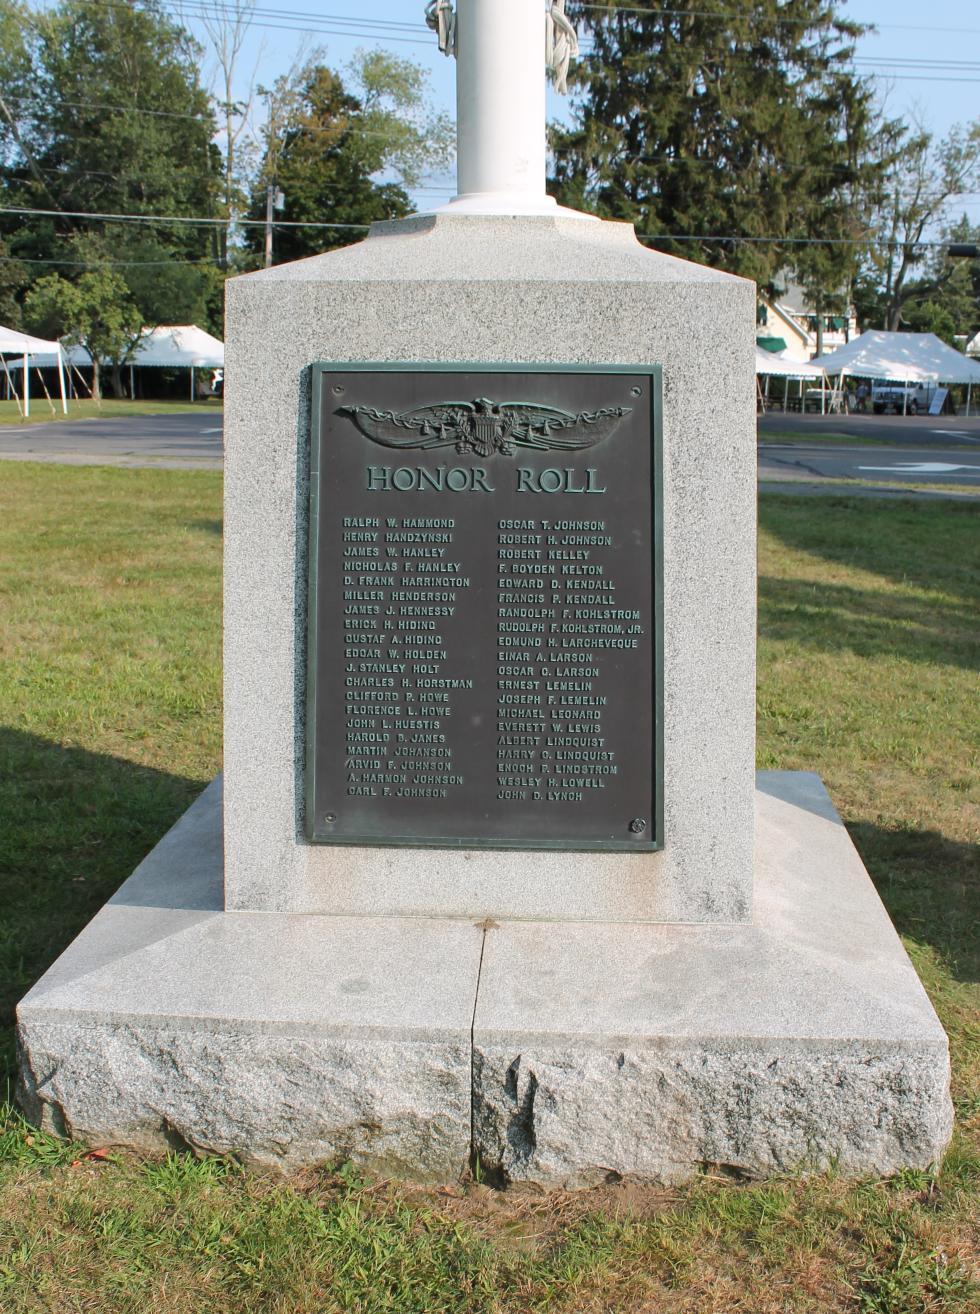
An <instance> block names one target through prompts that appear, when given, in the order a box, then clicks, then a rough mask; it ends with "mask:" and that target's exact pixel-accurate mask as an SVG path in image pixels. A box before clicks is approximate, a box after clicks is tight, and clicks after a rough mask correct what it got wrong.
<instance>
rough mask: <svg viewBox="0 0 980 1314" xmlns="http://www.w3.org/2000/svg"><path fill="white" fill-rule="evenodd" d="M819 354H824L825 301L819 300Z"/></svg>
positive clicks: (817, 308) (817, 307)
mask: <svg viewBox="0 0 980 1314" xmlns="http://www.w3.org/2000/svg"><path fill="white" fill-rule="evenodd" d="M816 310H817V355H818V356H822V355H823V302H822V301H818V302H817V306H816Z"/></svg>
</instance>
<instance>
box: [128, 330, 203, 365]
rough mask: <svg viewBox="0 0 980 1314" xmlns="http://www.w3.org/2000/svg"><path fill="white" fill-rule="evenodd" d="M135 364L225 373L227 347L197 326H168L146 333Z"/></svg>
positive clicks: (136, 355) (146, 331) (135, 357)
mask: <svg viewBox="0 0 980 1314" xmlns="http://www.w3.org/2000/svg"><path fill="white" fill-rule="evenodd" d="M132 363H133V364H134V365H138V366H140V367H142V366H147V365H148V366H155V367H156V368H159V369H167V368H171V369H181V368H182V369H190V368H192V367H194V368H198V369H221V368H222V367H223V365H224V363H225V344H224V343H223V342H221V341H220V340H219V339H218V338H215V337H212V336H211V334H210V333H206V332H205V331H204V329H200V328H198V327H197V325H196V324H166V325H162V326H161V327H160V328H155V329H147V330H144V332H143V335H142V337H141V338H140V341H139V343H138V344H137V347H136V350H135V351H134V352H133V356H132Z"/></svg>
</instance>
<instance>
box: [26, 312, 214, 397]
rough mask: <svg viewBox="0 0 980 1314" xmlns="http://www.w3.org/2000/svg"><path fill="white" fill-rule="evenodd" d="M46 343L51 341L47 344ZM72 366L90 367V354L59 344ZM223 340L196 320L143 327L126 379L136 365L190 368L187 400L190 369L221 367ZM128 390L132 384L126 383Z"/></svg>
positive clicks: (49, 361) (42, 360)
mask: <svg viewBox="0 0 980 1314" xmlns="http://www.w3.org/2000/svg"><path fill="white" fill-rule="evenodd" d="M47 345H48V346H49V347H50V346H51V344H50V343H49V344H47ZM62 351H63V352H64V353H65V356H66V357H67V359H68V360H69V361H70V362H71V364H72V365H73V366H75V367H76V368H77V367H78V366H84V367H86V368H88V367H90V366H91V364H92V357H91V356H90V355H89V353H88V352H87V351H86V350H85V348H84V347H71V348H70V349H69V348H64V347H63V348H62ZM54 363H55V358H54V356H53V355H50V354H49V355H48V356H47V358H39V359H38V361H37V364H38V365H53V364H54ZM224 363H225V344H224V343H223V342H222V341H221V340H220V339H219V338H215V337H212V335H211V334H210V333H206V332H205V331H204V329H201V328H198V327H197V325H196V324H164V325H161V326H160V327H159V328H154V329H144V330H143V332H142V334H141V335H140V339H139V341H138V342H137V344H136V347H135V348H134V350H133V354H132V357H131V359H130V361H129V368H130V380H132V371H133V369H134V368H135V367H136V366H139V368H140V369H143V368H144V367H146V368H149V369H184V370H189V371H190V383H191V400H192V401H193V400H194V371H195V370H196V369H202V370H214V369H223V368H224ZM130 392H132V386H131V387H130Z"/></svg>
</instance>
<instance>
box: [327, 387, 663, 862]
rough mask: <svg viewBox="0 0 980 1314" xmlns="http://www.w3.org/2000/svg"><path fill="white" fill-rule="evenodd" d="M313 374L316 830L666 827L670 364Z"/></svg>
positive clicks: (363, 836) (594, 837) (491, 832)
mask: <svg viewBox="0 0 980 1314" xmlns="http://www.w3.org/2000/svg"><path fill="white" fill-rule="evenodd" d="M311 374H312V379H311V383H312V408H311V410H312V426H311V429H312V431H311V448H310V548H309V551H310V556H309V567H310V569H309V579H310V584H309V644H308V673H307V744H306V833H307V836H308V838H309V839H310V840H311V841H312V842H314V843H339V844H378V845H385V844H414V845H439V846H453V847H459V848H466V847H479V846H498V847H509V848H528V849H534V848H569V849H622V850H643V849H647V850H649V849H654V848H659V847H661V846H662V844H663V797H662V776H663V765H662V657H661V631H662V603H661V577H662V570H661V527H660V509H659V508H660V483H661V444H660V404H661V403H660V375H659V370H658V369H657V368H655V367H641V366H637V365H630V366H597V365H589V366H582V367H574V368H573V367H563V366H556V365H493V366H489V365H463V364H461V365H447V364H439V365H412V364H398V365H368V364H365V365H351V364H338V365H329V364H320V365H316V366H314V367H313V369H312V371H311Z"/></svg>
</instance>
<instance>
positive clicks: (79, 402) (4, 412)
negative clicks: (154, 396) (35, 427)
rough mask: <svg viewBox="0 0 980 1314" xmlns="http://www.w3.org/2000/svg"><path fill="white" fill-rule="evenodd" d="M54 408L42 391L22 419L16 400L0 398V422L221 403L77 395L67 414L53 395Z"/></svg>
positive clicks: (106, 416)
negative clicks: (1, 399)
mask: <svg viewBox="0 0 980 1314" xmlns="http://www.w3.org/2000/svg"><path fill="white" fill-rule="evenodd" d="M51 400H52V401H53V402H54V406H55V410H54V413H52V411H51V407H50V406H49V405H48V403H47V401H46V399H45V397H44V394H43V393H42V394H41V396H40V397H34V396H32V397H31V414H30V417H29V418H28V419H26V420H25V419H24V417H23V416H22V415H21V413H20V411H19V410H18V409H17V403H16V402H15V401H0V424H18V425H28V424H50V423H51V421H52V420H92V419H96V418H101V419H103V420H112V419H121V418H123V417H125V416H135V415H181V414H183V413H184V412H186V411H201V410H210V411H220V410H221V409H222V407H223V402H222V401H221V400H220V398H217V397H207V398H203V399H202V400H201V401H194V402H192V401H172V400H168V401H130V400H129V398H128V397H121V398H118V397H103V398H102V401H101V402H99V403H98V405H96V403H95V402H94V401H92V400H91V398H88V397H85V398H76V399H75V400H74V401H69V403H68V414H67V415H62V413H61V399H60V398H59V397H52V398H51Z"/></svg>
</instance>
